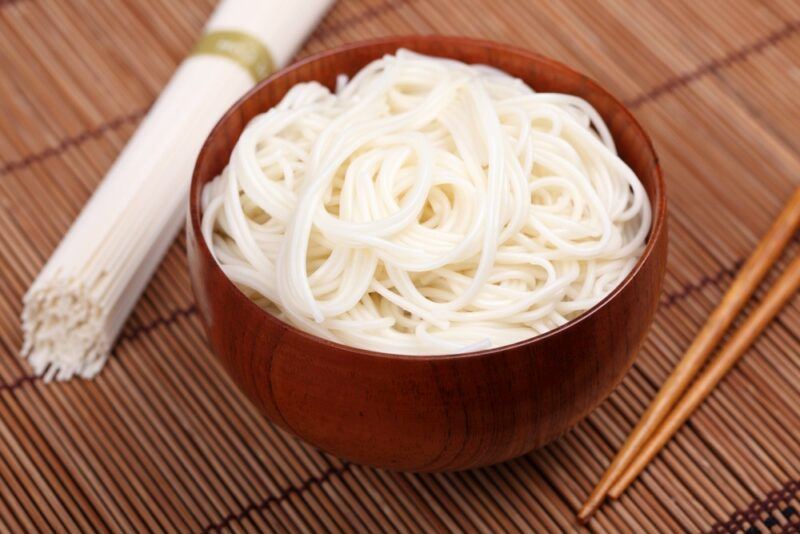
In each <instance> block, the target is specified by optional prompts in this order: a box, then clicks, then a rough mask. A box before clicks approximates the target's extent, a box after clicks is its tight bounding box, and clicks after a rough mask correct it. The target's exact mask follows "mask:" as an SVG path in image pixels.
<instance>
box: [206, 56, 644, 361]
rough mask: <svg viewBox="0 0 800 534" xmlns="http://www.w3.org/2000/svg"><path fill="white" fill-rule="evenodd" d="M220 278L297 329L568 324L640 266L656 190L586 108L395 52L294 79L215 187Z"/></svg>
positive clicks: (388, 340)
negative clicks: (328, 74) (324, 77)
mask: <svg viewBox="0 0 800 534" xmlns="http://www.w3.org/2000/svg"><path fill="white" fill-rule="evenodd" d="M203 204H204V215H203V234H204V236H205V239H206V240H207V242H208V243H209V244H210V248H211V249H212V251H213V254H214V256H215V258H216V260H217V262H218V263H219V265H220V266H221V268H222V269H223V271H224V272H225V274H226V275H227V276H228V277H230V279H231V280H233V281H234V282H235V283H236V284H237V285H238V286H239V287H240V288H241V289H242V290H243V291H245V292H246V293H247V294H248V295H249V296H250V297H251V298H252V299H254V300H255V301H256V302H257V303H259V304H260V305H261V306H263V307H264V308H265V309H267V310H269V311H270V312H272V313H274V314H275V315H277V316H278V317H280V318H281V319H283V320H285V321H287V322H289V323H291V324H293V325H295V326H296V327H298V328H300V329H302V330H304V331H306V332H309V333H312V334H315V335H318V336H321V337H323V338H326V339H330V340H333V341H337V342H340V343H343V344H346V345H351V346H355V347H360V348H365V349H370V350H376V351H382V352H393V353H402V354H447V353H456V352H462V351H468V350H477V349H483V348H489V347H495V346H501V345H506V344H509V343H513V342H516V341H520V340H523V339H526V338H529V337H532V336H535V335H537V334H541V333H544V332H547V331H548V330H551V329H553V328H556V327H558V326H560V325H562V324H564V323H566V322H567V321H569V320H570V319H572V318H574V317H576V316H578V315H580V314H581V313H582V312H584V311H585V310H587V309H589V308H591V307H592V306H594V305H595V304H597V303H598V302H599V301H600V300H601V299H603V298H604V297H605V296H606V295H607V294H608V293H609V292H610V291H611V290H612V289H613V288H614V287H616V286H617V285H618V284H619V283H620V282H621V281H622V279H623V278H624V277H625V276H626V275H627V274H628V273H629V272H630V270H631V269H632V268H633V266H634V265H635V263H636V261H637V260H638V258H639V256H640V255H641V253H642V250H643V248H644V243H645V239H646V236H647V233H648V231H649V228H650V222H651V211H650V204H649V201H648V198H647V194H646V192H645V191H644V189H643V187H642V185H641V183H640V182H639V180H638V178H637V177H636V175H635V174H634V173H633V171H632V170H631V169H630V168H629V167H628V166H627V165H626V164H625V162H623V161H622V160H621V159H620V158H619V157H618V156H617V155H616V150H615V148H614V142H613V140H612V138H611V135H610V134H609V131H608V129H607V127H606V125H605V124H604V123H603V120H602V118H601V117H600V116H599V115H598V113H597V112H596V111H595V110H594V109H593V108H592V107H591V105H589V104H588V103H587V102H586V101H584V100H582V99H580V98H577V97H575V96H570V95H566V94H553V93H536V92H535V91H534V90H533V89H531V88H530V87H528V86H527V85H525V84H524V83H523V82H522V81H521V80H519V79H516V78H513V77H511V76H509V75H508V74H505V73H503V72H501V71H498V70H496V69H492V68H489V67H486V66H477V65H466V64H463V63H460V62H456V61H452V60H447V59H441V58H434V57H428V56H422V55H419V54H415V53H413V52H409V51H407V50H399V51H398V52H397V53H396V54H395V55H392V56H385V57H383V58H381V59H380V60H377V61H375V62H373V63H371V64H369V65H368V66H366V67H365V68H364V69H362V70H361V71H360V72H359V73H358V74H357V75H356V76H354V77H353V79H351V80H349V81H348V80H345V79H343V78H342V79H340V80H339V84H338V88H337V91H336V92H335V93H331V92H330V91H329V90H328V89H327V88H326V87H324V86H322V85H320V84H317V83H304V84H299V85H297V86H295V87H293V88H292V89H291V90H290V91H289V93H288V94H287V95H286V96H285V97H284V99H283V100H282V101H281V102H280V104H279V105H277V106H276V107H274V108H273V109H270V110H269V111H268V112H266V113H264V114H262V115H259V116H258V117H256V118H254V119H253V120H252V122H251V123H250V124H249V125H248V126H247V128H246V129H245V131H244V132H243V133H242V136H241V138H240V139H239V141H238V143H237V145H236V147H235V149H234V151H233V154H232V156H231V160H230V163H229V165H228V166H227V167H226V169H225V170H224V171H223V173H222V174H221V175H220V176H219V177H217V178H216V179H215V180H214V181H212V182H211V183H209V184H208V185H207V186H206V188H205V190H204V198H203Z"/></svg>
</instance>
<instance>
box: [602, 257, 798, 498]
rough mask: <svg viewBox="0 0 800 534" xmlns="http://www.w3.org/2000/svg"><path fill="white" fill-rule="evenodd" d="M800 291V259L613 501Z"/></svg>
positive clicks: (676, 411)
mask: <svg viewBox="0 0 800 534" xmlns="http://www.w3.org/2000/svg"><path fill="white" fill-rule="evenodd" d="M798 289H800V256H798V257H797V258H795V259H794V261H792V263H791V264H790V265H789V267H788V268H787V269H786V271H785V272H784V273H783V275H781V277H780V278H779V279H778V281H777V282H775V285H773V286H772V288H771V289H770V290H769V292H768V293H767V296H766V297H764V300H763V301H762V302H761V304H759V306H758V307H757V308H756V309H755V311H753V313H751V314H750V316H749V317H748V318H747V320H746V321H745V322H744V324H742V326H741V328H739V329H738V330H737V331H736V332H735V333H734V334H733V335H732V336H731V338H730V340H729V341H728V343H726V344H725V346H724V347H723V348H722V349H721V350H720V352H719V354H718V355H717V357H716V358H714V360H713V361H712V362H711V363H710V364H709V366H708V368H707V369H706V370H705V371H704V372H703V374H702V375H700V377H699V378H698V379H697V380H696V381H695V383H694V384H692V387H691V388H689V390H688V391H687V392H686V395H684V397H683V398H682V399H681V401H680V402H679V403H678V404H677V405H676V406H675V408H673V410H672V411H671V412H670V414H669V416H668V417H667V418H666V419H665V420H664V422H663V423H662V424H661V426H659V427H658V430H656V432H655V433H654V434H653V436H652V437H651V438H650V439H649V440H648V441H647V443H646V444H645V446H644V447H643V448H642V449H641V451H639V454H638V455H637V456H636V458H635V459H634V460H633V461H632V462H631V463H630V464H629V465H628V467H627V469H626V470H625V472H624V473H622V475H620V477H619V478H618V479H617V481H616V482H615V483H614V485H613V486H612V487H611V490H610V491H609V492H608V495H609V496H610V497H611V498H612V499H616V498H618V497H619V496H620V495H622V492H623V491H625V489H626V488H627V487H628V486H629V485H630V483H631V482H633V481H634V480H635V479H636V477H637V476H639V473H641V472H642V470H644V468H645V467H647V464H648V463H649V462H650V461H651V460H652V459H653V457H655V455H656V454H658V452H659V451H660V450H661V448H662V447H663V446H664V445H666V443H667V442H668V441H669V440H670V438H672V436H673V435H674V434H675V432H677V431H678V430H679V429H680V427H681V425H683V423H684V422H686V420H687V419H688V418H689V416H690V415H691V414H692V412H693V411H694V410H695V409H696V408H697V407H698V406H700V404H701V403H702V402H703V400H704V399H705V398H706V397H708V395H709V394H710V393H711V391H712V390H713V389H714V386H716V385H717V383H718V382H719V381H720V380H722V377H723V376H725V373H727V372H728V371H729V370H730V369H731V368H732V367H733V366H734V365H735V364H736V362H737V360H738V359H739V358H740V357H741V356H742V354H744V352H745V351H746V350H747V348H748V347H750V345H751V344H752V343H753V342H754V341H755V340H756V338H757V337H758V335H759V334H760V333H761V331H762V330H764V328H765V327H766V326H767V325H768V324H769V322H770V321H771V320H772V318H773V317H775V315H776V314H777V313H778V312H779V311H780V309H781V308H782V307H783V305H784V304H786V302H787V301H788V300H789V299H790V298H791V297H792V296H794V294H795V293H796V292H797V290H798Z"/></svg>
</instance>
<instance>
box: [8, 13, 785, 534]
mask: <svg viewBox="0 0 800 534" xmlns="http://www.w3.org/2000/svg"><path fill="white" fill-rule="evenodd" d="M212 4H213V2H212V0H202V1H199V0H140V1H137V2H128V1H125V0H113V1H112V0H98V1H94V0H74V1H69V2H67V1H65V0H16V1H15V0H0V71H1V72H2V75H0V352H1V353H2V356H1V357H0V530H2V531H13V532H19V531H22V530H34V529H35V530H46V531H50V530H53V531H64V530H73V531H74V530H92V529H99V530H111V531H142V530H151V529H152V530H166V531H175V530H178V531H212V530H218V529H220V530H231V531H236V532H239V531H245V530H247V531H249V530H278V531H297V530H300V531H320V530H326V529H327V530H346V531H354V530H357V531H381V530H390V531H393V530H400V531H419V530H430V529H436V530H464V531H473V530H483V531H486V530H493V531H504V530H526V531H529V530H535V531H554V530H575V529H577V524H576V523H575V520H574V513H575V511H576V510H577V508H578V506H579V505H580V503H581V502H582V500H583V499H584V498H585V497H586V495H587V494H588V492H589V491H590V490H591V487H592V484H593V483H594V482H595V481H596V480H597V479H598V478H599V476H600V473H601V471H602V470H603V469H604V467H605V466H606V465H607V464H608V462H609V461H610V458H611V456H612V454H613V452H614V451H615V450H616V449H617V448H618V447H619V446H620V444H621V442H622V440H623V439H624V437H625V436H626V434H627V433H628V431H629V430H630V428H631V426H632V425H633V424H634V423H635V421H636V420H637V418H638V416H639V414H641V412H642V411H643V409H644V407H645V405H646V404H647V402H648V400H649V399H650V398H651V397H652V395H653V394H654V392H655V390H656V389H657V387H658V386H659V384H661V383H662V382H663V380H664V378H665V377H666V375H667V373H668V372H669V370H670V369H671V368H672V366H673V365H674V364H675V362H676V361H677V359H678V357H679V356H680V354H681V352H682V350H683V349H684V348H685V347H686V346H687V345H688V343H689V342H690V340H691V338H692V337H693V335H694V333H695V332H696V331H697V330H698V329H699V327H700V325H701V324H702V322H703V321H704V318H705V317H706V316H707V315H708V313H709V312H710V311H711V309H712V308H713V306H714V305H715V304H716V303H717V302H718V301H719V299H720V297H721V295H722V293H723V291H724V290H725V288H726V286H727V284H728V283H729V282H730V280H731V276H732V274H733V273H734V272H735V271H736V269H737V267H738V266H739V265H740V264H741V262H742V259H743V258H745V257H746V255H747V254H748V252H749V251H750V250H751V249H752V247H753V246H754V245H755V243H756V242H757V240H758V237H759V236H760V235H761V234H762V233H763V232H764V231H765V230H766V229H767V227H768V226H769V223H770V221H771V219H772V218H773V217H774V216H775V215H776V214H777V213H778V211H779V209H780V206H781V205H782V203H783V201H784V200H785V199H786V198H787V196H788V195H789V193H790V192H791V191H792V189H793V187H795V186H796V185H797V184H798V181H799V180H800V136H798V133H800V127H799V126H798V125H799V124H800V99H798V95H800V63H798V58H800V3H798V2H797V1H789V0H787V1H778V0H775V1H756V0H753V1H752V2H744V1H737V2H730V1H725V0H715V1H700V2H691V3H689V2H687V3H679V2H661V1H653V2H643V1H636V0H629V1H622V0H606V1H604V2H596V1H593V0H585V1H577V2H548V1H541V2H530V1H523V0H519V1H514V2H494V1H492V0H483V1H457V0H446V1H436V2H433V1H430V2H425V1H422V0H417V1H413V0H406V1H399V0H374V1H373V0H341V1H340V2H339V3H338V4H337V5H336V7H335V8H334V9H333V11H332V12H331V13H329V15H328V16H327V18H326V19H325V21H324V22H323V23H322V25H321V26H320V27H319V28H318V29H317V30H316V32H315V33H314V35H313V36H312V38H311V39H310V41H309V42H308V44H307V46H306V47H305V48H304V50H303V51H302V52H301V54H300V55H301V56H303V55H307V54H309V53H312V52H316V51H319V50H322V49H325V48H328V47H331V46H334V45H337V44H340V43H344V42H348V41H353V40H358V39H363V38H368V37H375V36H380V35H388V34H407V33H415V32H419V33H448V34H462V35H473V36H481V37H485V38H490V39H494V40H498V41H504V42H510V43H513V44H518V45H522V46H525V47H527V48H530V49H532V50H535V51H538V52H541V53H543V54H546V55H549V56H552V57H554V58H557V59H559V60H562V61H564V62H567V63H569V64H571V65H573V66H574V67H576V68H578V69H579V70H582V71H584V72H586V73H588V74H589V75H591V76H592V77H594V78H595V79H597V80H598V81H600V82H601V83H602V84H604V85H605V86H606V87H607V88H609V89H610V90H611V91H612V92H614V93H615V94H616V95H617V96H619V97H620V98H622V99H624V100H625V101H626V102H627V103H628V104H629V105H630V106H631V107H632V108H633V109H634V110H635V113H636V114H637V116H638V117H639V119H640V120H641V121H642V122H643V124H644V126H645V128H646V129H647V130H648V131H649V133H650V134H651V135H652V137H653V139H654V142H655V145H656V148H657V150H658V152H659V155H660V157H661V160H662V162H663V168H664V172H665V175H666V177H667V181H668V193H669V200H670V210H671V220H670V241H671V243H670V258H669V268H668V274H667V279H666V287H665V292H664V295H663V300H662V305H661V308H660V310H659V312H658V316H657V319H656V321H655V324H654V326H653V328H652V330H651V332H650V334H649V337H648V338H647V341H646V343H645V345H644V348H643V349H642V351H641V354H640V356H639V358H638V360H637V362H636V365H635V366H634V368H633V369H632V370H631V372H630V373H629V374H628V375H627V377H626V378H625V380H624V382H623V383H622V385H621V386H620V387H619V388H618V389H617V390H616V391H615V392H614V394H613V395H612V396H611V397H610V398H609V399H608V400H607V401H606V402H605V403H603V404H602V405H601V406H600V407H599V408H598V409H597V410H596V411H595V412H594V413H592V415H591V416H590V417H589V418H588V419H586V420H585V421H584V422H582V423H581V424H580V425H578V427H577V428H576V429H574V430H573V431H572V432H570V433H568V434H567V435H565V436H564V437H562V438H561V439H559V440H557V441H556V442H554V443H552V444H551V445H549V446H547V447H545V448H543V449H541V450H538V451H535V452H533V453H531V454H529V455H527V456H525V457H523V458H520V459H517V460H515V461H512V462H508V463H506V464H502V465H498V466H495V467H491V468H487V469H481V470H476V471H470V472H461V473H453V474H439V475H410V474H398V473H388V472H384V471H377V470H373V469H368V468H364V467H360V466H357V465H352V464H348V463H343V462H342V461H340V460H338V459H336V458H333V457H330V456H327V455H325V454H321V453H319V452H317V451H316V450H313V449H312V448H310V447H308V446H305V445H303V444H302V443H299V442H297V441H296V440H294V439H293V438H291V437H288V436H287V435H285V434H283V433H282V432H280V431H278V430H276V429H274V428H273V427H271V426H270V425H268V424H266V423H265V422H264V421H263V420H262V419H261V418H260V417H259V415H258V414H257V413H255V412H254V410H253V409H252V408H251V406H249V404H248V403H247V402H246V401H245V400H244V399H243V397H242V396H241V395H240V394H238V393H237V391H236V390H235V389H234V388H233V386H232V385H231V383H230V382H229V381H228V380H227V378H226V377H225V376H224V374H223V372H222V370H221V368H220V367H219V366H218V365H217V364H216V363H215V361H214V358H213V356H212V355H211V354H210V353H209V350H208V349H207V347H206V344H205V341H204V335H203V333H202V330H201V326H200V323H199V320H198V317H197V313H196V310H195V307H194V305H193V299H192V296H191V292H190V289H189V283H188V279H187V270H186V259H185V247H184V242H183V238H182V237H181V238H179V239H178V240H177V242H176V243H175V244H174V246H173V247H172V248H171V250H170V252H169V254H168V256H167V258H166V259H165V260H164V263H163V265H162V266H161V267H160V269H159V270H158V272H157V274H156V275H155V278H154V279H153V281H152V283H151V284H150V286H149V287H148V289H147V291H146V293H145V295H144V297H143V298H142V300H141V302H140V303H139V305H138V306H137V308H136V310H135V312H134V314H133V316H132V317H131V319H130V320H129V322H128V324H127V326H126V327H125V331H124V334H123V336H122V339H121V340H120V342H119V344H118V346H117V348H116V350H115V352H114V356H113V357H112V359H111V361H110V362H109V364H108V365H107V367H106V369H105V370H104V371H103V373H102V374H101V375H100V376H99V377H98V378H97V379H96V380H94V381H89V382H87V381H78V380H76V381H73V382H70V383H66V384H58V385H45V384H43V383H42V382H41V381H39V380H38V379H36V378H33V377H31V375H30V370H29V369H28V367H27V366H26V365H25V364H24V363H23V362H21V361H20V360H19V359H18V358H17V356H16V355H17V352H18V349H19V347H20V344H21V335H20V326H19V319H18V316H19V312H20V298H21V296H22V294H23V293H24V291H25V289H26V288H27V286H28V285H29V283H30V282H31V280H32V279H33V277H34V276H35V275H36V273H37V272H38V270H39V268H40V267H41V265H42V264H43V263H44V261H45V260H46V258H47V257H48V256H49V255H50V253H51V251H52V250H53V248H54V247H55V246H56V244H57V243H58V241H59V239H60V236H61V235H63V234H64V232H65V231H66V229H67V227H68V225H69V224H70V222H71V221H72V220H73V218H74V217H75V216H76V215H77V214H78V212H79V210H80V207H81V206H82V205H83V203H84V202H85V201H86V199H87V198H88V196H89V194H90V192H91V191H92V189H93V188H94V187H95V186H96V184H97V182H98V180H99V179H100V178H101V177H102V176H103V174H104V172H105V170H106V169H107V168H108V167H109V165H110V164H111V163H112V161H113V160H114V158H115V156H116V154H117V153H118V152H119V150H120V149H121V148H122V147H123V146H124V144H125V141H126V139H127V138H128V137H129V135H130V134H131V132H132V131H133V129H134V127H135V125H136V123H137V121H138V120H139V119H140V118H141V117H142V116H143V114H144V113H145V112H146V110H147V108H148V106H149V105H150V103H151V102H152V101H153V99H154V98H155V96H156V95H157V94H158V92H159V90H160V88H161V87H162V86H163V84H164V83H165V82H166V80H167V79H168V78H169V76H170V74H171V72H172V70H173V68H174V67H175V65H176V64H177V62H178V61H179V60H180V59H181V58H182V57H183V56H184V55H185V54H186V52H187V51H188V50H189V48H190V46H191V44H192V43H193V41H194V39H195V38H196V36H197V35H198V32H199V30H200V28H201V27H202V24H203V22H204V20H205V19H206V16H207V15H208V13H209V11H210V9H211V8H212ZM790 248H791V250H790V251H789V252H788V253H787V256H790V255H793V254H797V253H800V246H798V241H797V239H796V240H795V242H794V243H793V244H792V245H791V247H790ZM785 264H786V260H785V259H784V260H783V261H782V262H781V264H780V267H782V266H783V265H785ZM776 272H777V270H776ZM774 274H775V273H773V275H772V276H773V278H774ZM760 294H763V289H762V291H761V293H760ZM799 335H800V299H798V298H795V299H794V300H793V301H792V302H790V304H789V305H788V306H787V308H786V309H785V310H784V311H783V313H781V315H780V316H779V317H778V318H777V319H776V320H775V321H774V322H773V323H772V325H771V326H770V327H769V328H768V329H767V330H766V332H765V333H764V334H763V335H762V336H761V338H760V339H759V340H758V341H757V342H756V343H755V345H754V346H753V347H752V348H751V349H750V351H749V352H748V353H747V355H746V356H745V357H744V358H743V359H742V361H741V362H740V363H739V364H738V366H737V367H736V369H735V370H734V371H733V372H731V373H730V375H729V376H728V377H727V378H726V379H725V380H724V382H723V383H722V384H721V385H720V386H719V387H718V388H717V390H716V391H715V393H714V394H713V395H712V396H711V398H710V399H709V400H708V401H706V402H705V404H704V405H703V407H702V408H701V409H700V410H699V411H698V412H697V413H696V414H695V415H694V416H693V417H692V419H691V422H690V423H689V424H688V425H687V426H686V428H684V429H683V430H682V431H681V432H680V434H679V435H678V436H677V438H676V439H674V440H673V442H672V443H671V444H670V445H669V446H668V447H667V448H666V449H665V451H664V452H663V453H662V454H661V455H660V456H659V458H658V459H657V460H656V461H655V463H653V464H652V466H651V467H650V468H649V469H648V470H647V472H646V473H645V474H644V475H643V476H642V477H641V478H640V480H639V481H638V482H637V483H636V484H635V485H634V486H633V487H632V488H631V489H630V490H629V491H628V493H627V494H626V495H625V496H624V497H623V498H622V499H621V500H620V501H619V502H617V503H614V504H611V505H607V506H605V507H603V508H602V510H601V511H600V513H599V514H598V515H597V517H596V518H595V519H594V520H593V521H592V523H591V524H590V528H591V529H592V530H597V531H620V530H629V531H659V530H661V531H664V530H670V531H709V530H717V531H722V530H725V531H727V530H738V531H742V530H744V531H747V532H750V531H753V532H755V531H769V530H773V531H777V530H792V529H798V525H799V524H800V337H798V336H799Z"/></svg>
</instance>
